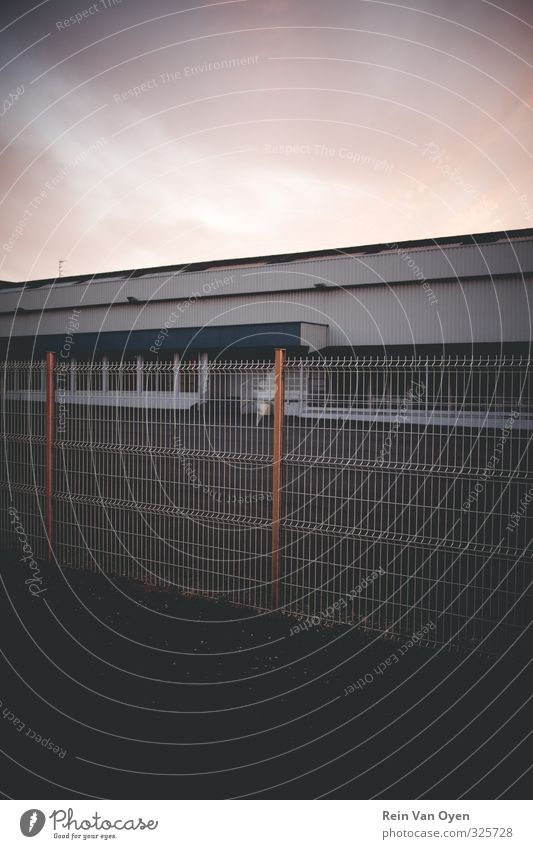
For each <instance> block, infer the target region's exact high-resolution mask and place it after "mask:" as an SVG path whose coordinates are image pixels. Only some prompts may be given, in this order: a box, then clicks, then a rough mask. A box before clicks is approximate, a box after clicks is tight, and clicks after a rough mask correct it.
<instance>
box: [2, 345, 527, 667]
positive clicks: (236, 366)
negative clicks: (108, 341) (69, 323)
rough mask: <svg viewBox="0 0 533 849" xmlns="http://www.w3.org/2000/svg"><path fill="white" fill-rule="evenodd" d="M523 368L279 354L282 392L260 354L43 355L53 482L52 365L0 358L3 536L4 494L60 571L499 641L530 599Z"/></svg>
mask: <svg viewBox="0 0 533 849" xmlns="http://www.w3.org/2000/svg"><path fill="white" fill-rule="evenodd" d="M529 366H530V364H529V361H527V360H525V359H521V358H514V359H513V358H503V357H500V358H492V359H487V358H484V359H472V358H470V359H466V358H461V359H459V358H449V359H407V358H405V359H394V360H392V359H374V360H368V359H367V360H364V359H359V360H357V359H352V360H348V359H345V360H342V359H335V360H324V359H318V358H317V359H306V360H301V359H294V360H288V361H286V362H285V361H281V364H280V366H279V367H280V368H283V378H284V380H283V382H282V383H279V381H278V379H277V375H276V372H275V368H274V365H273V363H272V362H269V361H265V362H239V363H222V362H211V363H208V362H207V359H206V358H205V357H203V358H200V359H199V361H198V362H189V363H185V362H181V361H179V360H178V359H175V361H174V362H172V363H144V362H142V360H140V359H138V360H137V361H136V362H133V363H108V362H103V363H87V364H85V363H75V362H67V363H60V364H58V365H57V364H56V365H55V367H54V375H53V376H54V383H55V389H54V393H53V399H52V401H53V408H54V413H55V430H54V439H53V485H52V487H51V492H49V493H47V491H46V488H47V484H46V463H47V460H46V457H47V455H46V427H45V418H46V402H47V397H46V396H47V382H46V369H45V364H43V363H22V362H15V363H7V364H5V367H4V371H3V376H2V384H3V393H2V399H3V400H2V434H3V440H2V450H3V461H2V469H3V474H2V481H1V497H2V501H3V505H2V507H3V509H2V512H1V520H0V521H1V525H2V533H3V538H4V545H9V544H12V545H13V544H16V539H15V538H14V535H13V527H12V525H13V523H12V521H11V518H10V516H12V514H9V513H8V509H7V508H9V507H10V506H13V505H14V506H15V507H16V510H17V515H18V516H19V517H20V522H21V524H22V525H23V526H24V532H25V535H26V538H27V540H28V544H29V545H30V546H31V547H32V550H33V552H34V553H35V556H37V557H45V556H46V553H47V544H48V543H47V533H48V532H49V534H50V536H51V537H52V544H53V554H54V558H55V559H56V560H57V562H58V563H59V564H60V565H62V566H71V567H75V568H80V569H90V570H98V571H102V572H104V573H106V574H109V575H121V576H128V577H131V578H135V579H138V580H142V581H144V582H146V583H151V584H156V585H157V584H162V585H166V586H171V587H174V588H175V590H176V591H179V592H187V593H195V594H203V595H207V596H210V597H214V598H224V599H227V600H229V601H231V602H234V603H237V604H241V605H247V606H251V607H254V608H256V609H259V610H262V611H269V610H272V609H273V608H277V607H279V608H280V609H281V610H283V611H285V612H287V613H291V614H295V615H297V616H300V617H302V616H303V617H307V618H310V619H311V621H313V622H322V623H326V622H338V623H346V624H350V625H356V626H357V627H359V628H363V629H366V630H369V631H372V632H376V633H379V634H384V635H388V636H404V635H412V634H413V633H416V632H417V631H419V630H421V629H425V630H424V633H425V640H426V642H431V643H433V644H439V645H445V644H446V645H451V646H464V647H470V648H482V649H486V650H500V649H501V648H502V646H504V645H508V644H509V643H510V642H511V641H512V640H513V639H514V638H515V637H517V636H518V635H519V634H520V633H521V631H522V630H523V628H524V626H525V624H526V621H527V619H528V616H529V608H530V603H531V578H530V576H531V565H532V559H531V546H530V541H531V530H532V521H531V516H530V511H529V509H528V508H529V502H530V501H532V500H533V476H532V473H531V433H532V428H533V407H532V400H531V398H532V393H531V373H530V367H529ZM280 386H283V387H284V388H283V393H282V395H283V397H282V398H279V397H278V399H277V401H278V402H279V403H278V405H277V407H276V392H277V391H278V393H279V387H280ZM276 409H277V410H278V411H281V414H279V413H278V415H275V412H276ZM276 440H278V443H277V442H276ZM276 444H278V445H279V446H280V452H281V453H280V460H279V468H278V471H279V474H278V475H276V474H275V469H274V463H273V460H274V457H275V454H276ZM47 497H49V498H50V499H51V500H52V501H53V527H52V528H51V529H50V528H47V524H46V521H45V514H46V504H45V502H46V498H47ZM276 499H277V500H276ZM276 504H277V507H276ZM276 510H277V515H278V519H279V521H278V519H275V520H274V521H273V517H274V514H276ZM274 525H277V533H276V534H274ZM273 569H274V570H275V574H273Z"/></svg>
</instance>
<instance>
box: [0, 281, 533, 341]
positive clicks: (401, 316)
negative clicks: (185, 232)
mask: <svg viewBox="0 0 533 849" xmlns="http://www.w3.org/2000/svg"><path fill="white" fill-rule="evenodd" d="M231 293H232V289H231V288H230V287H228V290H227V295H226V296H222V297H219V298H216V299H212V298H210V299H204V300H202V299H198V300H196V301H193V302H185V303H183V302H182V304H181V310H180V311H179V313H178V319H177V320H176V321H175V323H173V324H172V326H174V327H202V326H204V325H206V324H214V325H236V324H237V325H238V324H247V323H254V322H258V321H261V322H279V321H305V322H311V323H321V324H327V325H329V334H328V335H329V339H328V344H329V345H332V346H350V345H353V346H354V347H360V346H365V345H383V344H385V345H412V344H419V345H420V344H438V343H440V342H446V343H451V344H453V343H471V342H494V343H499V342H502V341H503V342H519V341H529V340H530V339H531V338H532V316H531V306H530V305H531V303H532V302H533V276H531V275H530V276H529V278H528V279H527V280H525V281H522V280H520V279H518V278H513V277H509V278H500V279H498V280H494V281H492V280H490V279H486V278H485V279H482V278H480V279H477V280H469V281H468V282H467V283H464V284H462V283H454V282H442V283H432V284H431V293H432V295H430V294H429V293H428V290H427V289H424V287H423V285H422V283H414V284H406V285H402V286H397V287H383V286H380V287H366V288H361V289H360V290H354V289H352V290H349V291H344V290H339V289H334V290H332V289H329V290H328V289H312V290H310V291H307V292H287V293H286V294H283V295H280V294H274V293H271V294H264V295H262V296H255V297H249V296H247V295H243V296H242V297H229V295H230V294H231ZM433 296H434V297H435V298H436V299H437V300H436V302H435V301H432V297H433ZM174 309H176V303H175V302H173V301H170V302H161V301H157V300H154V301H150V302H149V303H147V304H144V305H138V304H128V303H123V302H120V303H117V304H116V305H114V306H112V307H111V308H109V307H107V306H92V307H85V306H84V307H83V308H82V309H81V315H80V317H79V329H78V332H79V333H91V332H101V333H106V332H114V331H120V330H125V331H130V330H146V329H153V330H154V336H156V335H157V332H158V331H159V329H160V328H162V327H164V326H165V323H166V322H168V321H169V317H170V315H171V313H172V311H173V310H174ZM70 314H71V310H70V309H68V310H60V311H56V310H54V311H50V312H49V311H48V310H47V311H45V312H44V313H39V312H36V313H29V314H26V313H23V314H19V315H18V317H17V319H16V323H15V327H14V328H13V326H12V324H13V316H12V315H5V316H1V317H0V336H9V335H18V336H33V335H36V334H39V335H44V334H49V333H50V334H51V333H61V332H67V329H68V322H69V316H70Z"/></svg>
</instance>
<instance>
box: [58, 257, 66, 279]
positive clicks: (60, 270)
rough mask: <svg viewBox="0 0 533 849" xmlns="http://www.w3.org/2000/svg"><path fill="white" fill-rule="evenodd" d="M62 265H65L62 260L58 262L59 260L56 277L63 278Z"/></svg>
mask: <svg viewBox="0 0 533 849" xmlns="http://www.w3.org/2000/svg"><path fill="white" fill-rule="evenodd" d="M64 264H65V260H64V259H60V260H59V271H58V275H57V276H58V277H62V276H63V265H64Z"/></svg>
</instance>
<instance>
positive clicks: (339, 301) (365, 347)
mask: <svg viewBox="0 0 533 849" xmlns="http://www.w3.org/2000/svg"><path fill="white" fill-rule="evenodd" d="M532 274H533V230H532V229H524V230H514V231H510V232H496V233H484V234H480V235H473V236H457V237H454V236H450V237H446V238H437V239H427V240H418V241H409V242H399V243H397V244H396V243H394V244H393V243H388V244H381V245H366V246H362V247H355V248H343V249H336V250H319V251H310V252H306V253H295V254H290V255H284V256H263V257H251V258H243V259H236V260H223V261H212V262H202V263H193V264H189V265H176V266H165V267H161V268H145V269H135V270H130V271H117V272H110V273H99V274H94V275H89V274H86V275H79V276H73V277H64V278H58V279H49V280H34V281H30V282H26V283H24V284H19V285H17V284H9V283H4V284H1V285H0V343H1V345H2V348H1V350H2V352H3V355H4V356H5V357H7V358H8V359H10V360H12V359H28V358H36V359H38V358H41V357H42V356H43V355H44V353H45V352H46V351H49V350H54V351H57V352H58V353H60V352H61V351H62V350H63V349H64V347H65V337H66V336H67V337H70V336H72V337H73V339H72V341H70V340H68V341H67V345H68V347H67V349H66V350H65V358H67V357H68V358H75V359H76V360H78V361H83V360H94V361H100V360H101V359H102V357H107V358H109V359H110V360H132V359H133V358H134V355H139V356H140V357H142V358H143V360H145V361H147V360H154V359H157V360H160V361H165V360H172V357H173V356H174V355H175V354H177V355H178V356H179V357H186V358H187V359H195V358H196V357H197V356H198V355H199V354H201V353H204V352H205V353H206V354H207V355H208V357H209V359H213V358H215V357H216V358H217V359H226V360H227V359H236V358H238V359H247V358H250V359H257V358H258V357H265V356H266V357H268V356H270V355H271V354H272V352H273V349H274V348H276V347H284V348H286V349H287V351H288V353H290V354H291V353H292V354H294V355H301V354H303V353H313V352H320V354H321V355H323V356H346V355H349V356H354V355H358V356H361V355H365V354H372V353H374V354H379V355H384V354H406V355H409V356H412V355H413V354H427V353H437V354H442V353H468V354H478V353H500V354H501V353H509V352H512V353H518V352H520V353H525V352H527V351H528V350H529V344H530V341H531V338H532V332H531V331H532V322H531V312H530V304H531V295H532V285H533V279H532Z"/></svg>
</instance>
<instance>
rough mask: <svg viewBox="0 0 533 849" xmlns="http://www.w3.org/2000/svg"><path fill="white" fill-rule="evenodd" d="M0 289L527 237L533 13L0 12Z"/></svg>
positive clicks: (355, 4) (319, 9)
mask: <svg viewBox="0 0 533 849" xmlns="http://www.w3.org/2000/svg"><path fill="white" fill-rule="evenodd" d="M0 48H1V52H0V56H1V59H0V67H1V74H2V92H3V95H2V96H3V103H2V106H1V107H0V115H1V119H0V134H1V138H0V167H1V172H0V173H1V178H2V179H1V188H0V196H1V205H2V215H1V218H0V221H1V228H2V232H1V234H0V263H1V267H0V279H2V280H12V281H22V280H30V279H36V278H42V277H55V276H56V275H57V274H58V269H59V261H60V260H63V265H62V273H63V274H64V275H74V274H82V273H97V272H101V271H108V270H116V269H131V268H139V267H151V266H158V265H169V264H173V263H187V262H195V261H202V260H213V259H226V258H233V257H243V256H256V255H263V254H276V253H287V252H293V251H305V250H315V249H321V248H337V247H348V246H355V245H359V244H372V243H383V242H397V241H400V240H404V239H420V238H433V237H435V238H436V237H439V236H446V235H455V234H464V233H480V232H485V231H492V230H510V229H516V228H520V227H532V226H533V168H532V167H531V165H532V153H533V96H532V95H533V4H532V3H531V2H529V0H528V2H522V0H510V2H506V3H505V4H503V5H502V4H500V5H499V4H497V3H492V2H487V0H469V2H468V3H464V2H463V0H438V2H437V1H436V0H434V1H433V0H406V2H405V3H398V2H383V0H329V1H328V2H325V0H226V2H218V3H200V2H196V0H185V2H183V1H182V0H178V2H170V0H152V2H151V3H146V2H143V0H97V2H95V3H92V4H91V3H90V2H88V0H74V2H66V0H57V2H56V0H42V1H41V2H38V3H30V2H25V0H23V2H16V3H15V2H7V3H3V4H2V11H1V12H0Z"/></svg>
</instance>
